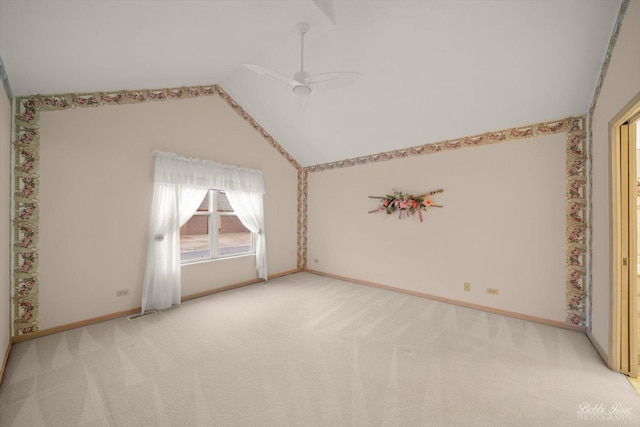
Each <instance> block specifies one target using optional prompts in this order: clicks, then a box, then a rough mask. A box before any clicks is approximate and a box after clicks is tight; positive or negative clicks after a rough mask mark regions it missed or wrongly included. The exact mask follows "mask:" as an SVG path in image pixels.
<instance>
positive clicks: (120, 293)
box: [116, 289, 129, 297]
mask: <svg viewBox="0 0 640 427" xmlns="http://www.w3.org/2000/svg"><path fill="white" fill-rule="evenodd" d="M125 295H129V289H120V290H119V291H116V296H117V297H123V296H125Z"/></svg>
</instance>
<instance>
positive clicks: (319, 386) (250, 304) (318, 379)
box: [0, 273, 640, 427]
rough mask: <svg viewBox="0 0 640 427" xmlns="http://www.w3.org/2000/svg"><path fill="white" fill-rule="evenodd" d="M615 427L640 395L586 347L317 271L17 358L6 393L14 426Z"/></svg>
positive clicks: (78, 334)
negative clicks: (585, 426) (564, 426)
mask: <svg viewBox="0 0 640 427" xmlns="http://www.w3.org/2000/svg"><path fill="white" fill-rule="evenodd" d="M581 408H582V409H581ZM616 408H617V412H615V413H613V414H612V413H611V411H612V410H614V411H616ZM581 411H582V412H581ZM621 412H623V413H624V414H623V415H620V414H621ZM609 424H612V425H640V397H639V396H638V395H637V394H636V392H635V391H634V390H633V388H632V386H631V384H630V383H629V381H627V379H626V377H624V376H623V375H620V374H617V373H614V372H612V371H610V370H609V369H607V368H606V366H605V365H604V364H603V362H602V361H601V360H600V358H599V357H598V355H597V353H596V351H595V350H594V349H593V347H592V346H591V344H590V343H589V341H588V340H587V338H586V337H585V335H584V334H580V333H577V332H571V331H567V330H563V329H558V328H554V327H549V326H544V325H538V324H535V323H530V322H526V321H522V320H517V319H511V318H507V317H503V316H499V315H494V314H488V313H484V312H480V311H475V310H471V309H467V308H463V307H457V306H453V305H448V304H444V303H439V302H435V301H430V300H426V299H421V298H417V297H413V296H408V295H404V294H399V293H394V292H390V291H386V290H381V289H375V288H370V287H366V286H361V285H355V284H352V283H347V282H342V281H338V280H334V279H329V278H325V277H319V276H315V275H312V274H308V273H298V274H295V275H290V276H286V277H283V278H280V279H277V280H273V281H271V282H269V283H268V284H260V285H253V286H249V287H245V288H241V289H236V290H233V291H229V292H224V293H220V294H216V295H212V296H209V297H205V298H200V299H197V300H192V301H189V302H187V303H185V304H183V305H181V306H179V307H176V308H173V309H170V310H165V311H163V312H160V313H158V314H155V315H151V316H146V317H143V318H140V319H137V320H128V319H126V318H122V319H116V320H112V321H109V322H104V323H101V324H97V325H92V326H88V327H84V328H81V329H76V330H72V331H67V332H64V333H59V334H56V335H51V336H47V337H43V338H39V339H36V340H32V341H27V342H24V343H20V344H17V345H16V346H14V348H13V350H12V354H11V359H10V361H9V366H8V367H7V372H6V378H5V382H4V384H3V385H2V387H1V388H0V425H1V426H29V427H33V426H64V427H68V426H456V425H459V426H496V425H505V426H507V425H508V426H527V425H530V426H540V425H547V426H562V425H580V426H584V425H598V426H601V425H609Z"/></svg>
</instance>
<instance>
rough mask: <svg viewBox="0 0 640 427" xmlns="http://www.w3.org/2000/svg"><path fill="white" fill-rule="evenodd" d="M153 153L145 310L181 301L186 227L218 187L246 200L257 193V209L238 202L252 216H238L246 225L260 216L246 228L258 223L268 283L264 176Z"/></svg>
mask: <svg viewBox="0 0 640 427" xmlns="http://www.w3.org/2000/svg"><path fill="white" fill-rule="evenodd" d="M153 155H154V156H155V174H154V189H153V202H152V206H151V219H150V225H149V240H148V249H147V264H146V266H145V274H144V282H143V288H142V312H143V313H144V312H145V311H146V310H151V309H158V310H160V309H164V308H168V307H171V305H173V304H179V303H180V296H181V288H180V226H182V225H183V224H184V223H185V222H187V221H188V220H189V218H190V217H191V216H192V215H193V214H194V212H195V211H196V209H198V206H199V205H200V203H201V202H202V200H203V199H204V196H205V195H206V193H207V191H208V190H209V189H212V188H213V189H218V190H223V191H225V192H227V193H235V194H239V195H240V196H237V197H239V198H240V199H241V200H244V196H243V194H250V195H252V196H251V197H249V198H248V200H249V202H248V203H255V204H256V205H255V207H254V208H250V207H247V206H246V203H245V202H237V203H238V205H239V206H240V208H239V209H242V210H243V212H252V213H250V214H249V213H243V214H238V218H240V220H241V221H242V222H243V223H244V220H242V218H241V215H243V216H245V217H248V218H253V217H254V216H255V218H256V219H250V220H247V221H248V222H247V224H249V225H247V224H245V227H247V228H249V230H251V231H254V230H253V229H252V227H254V225H253V224H258V225H257V226H255V228H256V229H257V231H255V232H256V233H258V240H259V241H261V243H260V244H261V245H262V247H261V249H260V250H261V261H260V262H258V261H257V251H256V269H258V265H260V267H261V269H260V270H258V272H259V275H260V277H261V278H263V279H265V280H266V257H265V256H266V254H265V251H264V245H265V243H264V232H263V230H264V213H263V208H262V195H263V194H264V181H263V178H262V172H260V171H256V170H253V169H245V168H240V167H236V166H228V165H222V164H220V163H216V162H212V161H207V160H199V159H189V158H185V157H179V156H178V155H176V154H173V153H165V152H161V151H154V152H153ZM258 196H259V197H258ZM230 203H231V201H230ZM232 206H233V204H232ZM234 210H235V208H234ZM254 210H255V212H254ZM258 219H259V221H258ZM260 236H262V237H260ZM261 271H264V274H262V273H261ZM263 276H264V277H263Z"/></svg>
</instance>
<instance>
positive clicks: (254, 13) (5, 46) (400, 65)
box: [0, 0, 620, 166]
mask: <svg viewBox="0 0 640 427" xmlns="http://www.w3.org/2000/svg"><path fill="white" fill-rule="evenodd" d="M319 6H320V7H319ZM619 7H620V0H442V1H435V0H434V1H431V0H422V1H420V0H417V1H408V0H392V1H384V0H377V1H376V0H369V1H357V0H252V1H249V0H234V1H224V0H155V1H150V0H146V1H142V0H128V1H108V0H105V1H99V0H0V55H1V56H2V59H3V61H4V63H5V66H6V69H7V73H8V75H9V80H10V82H11V86H12V89H13V91H14V93H15V94H16V95H31V94H36V93H64V92H86V91H102V90H118V89H143V88H160V87H175V86H189V85H199V84H211V83H218V84H220V85H221V87H222V88H223V89H225V90H226V91H227V92H228V93H229V94H230V95H231V96H232V97H233V98H234V99H235V100H236V101H238V102H239V103H240V104H241V105H242V106H243V107H244V108H245V109H246V110H247V112H249V114H251V115H252V116H253V117H254V118H255V119H256V120H257V121H258V122H259V123H260V124H261V125H262V126H263V127H264V128H265V129H266V130H267V131H268V132H269V133H271V134H272V135H273V136H274V137H275V139H276V140H277V141H278V142H279V143H280V144H281V145H282V146H283V147H284V148H285V149H286V150H287V151H289V153H291V155H292V156H293V157H294V158H296V159H297V160H298V161H299V162H300V163H301V164H302V165H303V166H308V165H313V164H318V163H324V162H330V161H335V160H342V159H345V158H352V157H356V156H361V155H366V154H372V153H378V152H382V151H389V150H394V149H399V148H405V147H410V146H415V145H421V144H425V143H429V142H437V141H442V140H446V139H452V138H457V137H462V136H468V135H473V134H478V133H483V132H487V131H492V130H498V129H503V128H509V127H515V126H521V125H526V124H530V123H536V122H541V121H546V120H554V119H560V118H564V117H567V116H570V115H582V114H585V113H586V112H587V110H588V108H589V104H590V101H591V97H592V95H593V92H594V88H595V85H596V81H597V79H598V75H599V72H600V67H601V65H602V61H603V59H604V56H605V53H606V49H607V45H608V42H609V38H610V35H611V32H612V30H613V25H614V23H615V20H616V16H617V13H618V10H619ZM331 12H332V13H331ZM331 18H333V19H331ZM301 21H306V22H309V23H310V24H311V31H310V32H309V33H308V34H307V36H306V38H305V43H306V45H305V69H306V70H308V71H310V72H311V73H312V74H314V73H319V72H326V71H358V72H361V73H362V76H361V77H360V78H359V79H358V80H357V81H356V82H355V83H354V84H353V85H351V86H347V87H342V88H335V89H331V90H326V91H322V90H318V91H316V92H315V93H314V94H313V95H312V96H311V97H309V98H308V99H303V98H300V97H297V96H296V95H294V94H292V93H291V90H290V89H289V88H288V87H287V86H284V85H281V84H279V83H278V82H276V81H273V80H270V79H266V78H264V77H262V76H260V75H257V74H255V73H253V72H251V71H249V70H247V69H246V68H244V67H242V64H244V63H253V64H258V65H261V66H264V67H268V68H271V69H274V70H277V71H279V72H281V73H283V74H287V75H292V74H293V73H294V72H295V71H297V70H298V68H299V61H300V59H299V38H298V35H297V32H296V24H297V23H298V22H301ZM332 21H335V24H334V23H333V22H332Z"/></svg>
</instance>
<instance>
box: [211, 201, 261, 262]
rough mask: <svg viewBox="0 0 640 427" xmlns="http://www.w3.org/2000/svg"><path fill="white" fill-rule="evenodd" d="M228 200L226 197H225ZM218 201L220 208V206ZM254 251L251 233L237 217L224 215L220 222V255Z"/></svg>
mask: <svg viewBox="0 0 640 427" xmlns="http://www.w3.org/2000/svg"><path fill="white" fill-rule="evenodd" d="M225 200H226V197H225ZM220 205H221V204H220V199H218V206H220ZM252 251H253V239H252V236H251V231H249V230H248V229H247V228H246V227H245V226H244V225H242V222H240V220H239V219H238V217H237V216H235V215H233V214H231V215H229V214H224V215H220V216H219V221H218V253H219V255H231V254H239V253H244V252H252Z"/></svg>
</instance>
